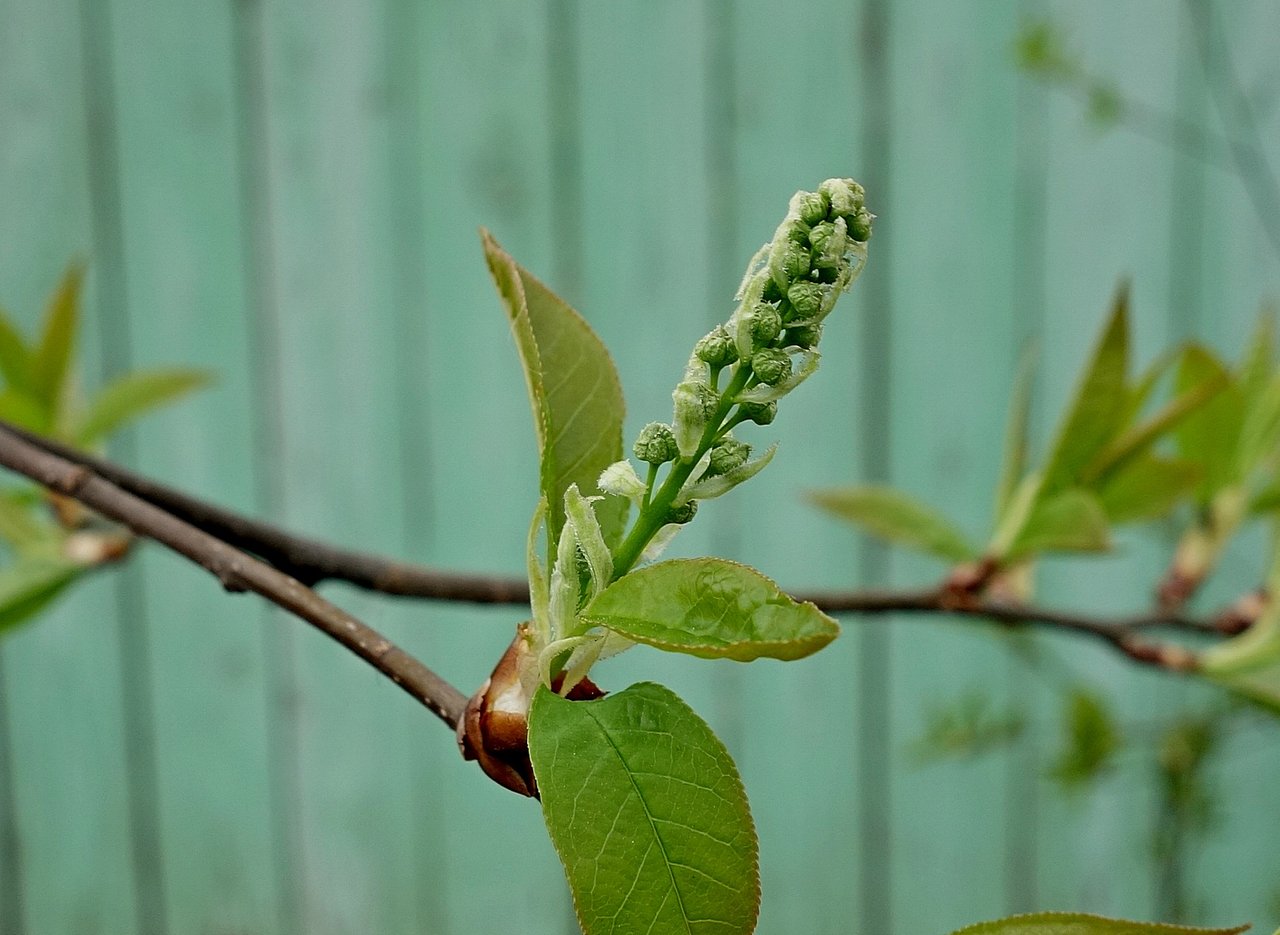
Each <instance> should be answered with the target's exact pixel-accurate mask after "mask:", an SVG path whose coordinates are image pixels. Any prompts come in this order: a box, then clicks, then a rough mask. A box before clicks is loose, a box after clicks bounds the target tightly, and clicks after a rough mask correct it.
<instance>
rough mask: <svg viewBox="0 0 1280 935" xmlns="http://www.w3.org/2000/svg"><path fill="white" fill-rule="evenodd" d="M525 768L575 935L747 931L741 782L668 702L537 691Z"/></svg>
mask: <svg viewBox="0 0 1280 935" xmlns="http://www.w3.org/2000/svg"><path fill="white" fill-rule="evenodd" d="M628 577H630V576H628ZM621 580H624V581H625V580H626V578H623V579H621ZM529 758H530V760H531V761H532V762H533V770H534V775H535V776H536V777H537V782H538V791H539V794H540V795H541V798H542V812H543V816H544V818H545V819H546V822H547V830H548V831H549V832H550V834H551V841H552V843H553V844H554V845H555V848H556V852H557V853H558V854H559V855H560V860H561V862H562V863H563V864H564V868H565V876H566V877H567V878H568V880H569V889H570V890H571V891H572V893H573V903H574V908H575V909H576V910H577V914H578V921H579V923H580V924H581V926H582V931H583V933H584V935H605V933H613V935H623V933H631V932H634V933H644V932H653V933H658V932H680V933H681V935H749V933H750V932H752V931H754V929H755V923H756V916H757V915H758V913H759V911H760V871H759V857H758V845H757V843H756V834H755V827H754V825H753V823H752V821H751V812H750V809H749V807H748V805H747V798H746V793H745V792H744V791H743V788H742V781H741V780H740V779H739V778H738V770H737V768H736V767H735V766H734V764H733V760H732V759H731V758H730V756H729V753H728V751H727V750H726V749H725V748H724V744H722V743H721V742H720V740H719V739H718V738H717V737H716V736H715V734H713V733H712V732H711V728H709V727H708V726H707V725H706V724H705V723H704V722H703V721H702V719H701V718H699V717H698V716H697V715H696V714H695V713H694V712H693V710H692V709H690V708H689V706H688V705H686V704H685V703H684V702H683V701H682V700H680V698H679V697H677V696H676V695H675V694H674V693H673V692H671V691H670V690H669V689H666V688H663V687H662V686H661V685H655V684H653V683H642V684H639V685H632V686H631V687H630V688H627V689H625V690H623V691H620V692H617V693H616V694H613V695H609V696H608V697H606V698H602V699H600V700H599V701H565V700H564V699H562V698H559V697H557V696H556V695H555V694H553V693H552V692H550V691H548V690H547V689H545V688H539V690H538V692H537V694H536V695H535V696H534V699H533V704H532V706H531V708H530V711H529Z"/></svg>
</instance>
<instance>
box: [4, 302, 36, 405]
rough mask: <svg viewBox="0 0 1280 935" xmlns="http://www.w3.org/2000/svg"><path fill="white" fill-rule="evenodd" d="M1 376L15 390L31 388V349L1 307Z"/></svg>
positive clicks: (22, 390)
mask: <svg viewBox="0 0 1280 935" xmlns="http://www.w3.org/2000/svg"><path fill="white" fill-rule="evenodd" d="M0 376H3V377H4V379H5V381H6V382H7V383H8V384H9V386H11V387H13V388H14V389H15V390H19V391H21V392H29V391H30V389H31V351H30V349H28V347H27V342H26V341H25V340H24V339H23V337H22V332H20V331H19V330H18V328H17V326H16V325H14V323H13V319H12V318H10V317H9V314H8V313H7V312H6V311H5V310H4V309H0Z"/></svg>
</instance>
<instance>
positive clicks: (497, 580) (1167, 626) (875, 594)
mask: <svg viewBox="0 0 1280 935" xmlns="http://www.w3.org/2000/svg"><path fill="white" fill-rule="evenodd" d="M0 433H3V434H0V441H3V439H4V434H7V435H9V436H11V437H13V438H14V439H15V440H20V441H22V442H24V443H26V444H27V445H28V446H30V447H31V448H33V449H37V450H40V451H43V452H45V453H47V454H48V455H49V456H51V457H54V458H56V459H58V460H60V461H61V462H64V463H67V464H71V465H73V466H78V467H79V468H81V469H82V470H84V471H87V472H89V473H90V474H92V475H94V476H96V477H98V478H101V479H103V480H105V481H109V482H110V483H111V484H113V485H114V486H115V487H116V488H117V489H119V490H120V491H127V492H128V493H129V494H131V495H132V496H133V497H134V498H136V499H138V500H140V501H145V502H146V503H148V504H149V505H151V506H152V507H154V508H156V509H157V510H159V511H160V512H162V513H164V514H166V515H170V516H171V517H174V518H176V519H177V520H179V521H182V522H183V523H184V524H189V526H190V527H195V528H196V529H198V530H199V531H202V532H203V533H205V534H206V535H207V536H208V537H209V538H211V539H212V540H214V541H220V544H222V545H224V546H226V545H229V546H233V547H234V548H233V549H232V551H233V552H234V554H235V555H237V556H239V557H240V558H241V559H242V560H247V556H245V555H243V554H242V553H241V552H240V551H237V550H244V551H245V552H252V553H254V554H256V555H258V556H260V557H261V558H263V559H264V560H266V561H268V562H270V563H271V564H272V565H274V566H275V568H276V570H277V571H278V572H280V573H283V574H284V575H287V576H288V578H289V580H291V581H293V582H294V583H295V585H311V584H314V583H316V582H318V581H322V580H326V579H333V580H342V581H347V582H349V583H351V584H355V585H357V586H359V587H362V588H365V589H368V590H372V591H379V592H382V593H387V594H394V595H399V596H405V597H414V598H420V599H426V600H444V601H467V602H473V603H481V604H497V605H511V606H527V605H528V603H529V588H528V584H527V582H525V581H523V580H521V579H517V578H507V577H501V576H491V575H477V574H459V573H454V572H445V571H440V570H438V569H435V568H429V567H425V566H421V565H414V564H410V563H406V562H400V561H397V560H394V559H387V558H381V557H379V556H375V555H369V554H367V553H363V552H356V551H353V550H350V549H342V548H337V547H334V546H330V545H327V544H325V543H323V542H319V541H316V540H313V539H308V538H305V537H302V536H295V535H293V534H292V533H289V532H286V531H285V530H282V529H280V528H279V527H276V526H272V525H270V524H268V523H263V522H260V521H258V520H253V519H249V518H247V517H244V516H240V515H239V514H236V513H233V512H231V511H230V510H226V509H224V508H222V507H219V506H215V505H213V504H210V503H206V502H204V501H202V500H198V499H196V498H195V497H192V496H190V495H189V494H185V493H183V492H182V491H179V490H176V489H174V488H171V487H167V486H165V485H163V484H159V483H157V482H155V481H153V480H151V479H149V478H147V477H144V476H142V475H140V474H137V473H134V472H132V471H129V470H127V469H125V468H122V467H120V466H119V465H117V464H114V463H112V462H110V461H107V460H104V459H102V458H95V457H92V456H89V455H85V454H83V453H81V452H78V451H75V450H74V449H71V448H68V447H67V446H65V445H62V444H59V443H57V442H53V441H50V440H49V439H46V438H42V437H40V436H38V435H32V434H31V433H28V432H24V431H22V430H20V429H16V428H13V427H12V426H8V425H7V424H6V423H4V422H0ZM0 463H4V462H3V461H2V460H0ZM17 470H19V471H20V473H28V472H26V471H23V470H22V469H21V468H18V469H17ZM28 476H33V477H34V475H31V474H28ZM34 479H36V480H39V481H41V482H42V483H44V481H43V479H42V478H40V477H34ZM77 499H81V500H82V502H86V503H87V501H83V498H77ZM88 505H89V506H94V504H91V503H89V504H88ZM95 508H96V507H95ZM102 512H105V511H102ZM108 515H111V516H112V518H117V519H118V518H119V517H116V516H114V515H113V514H108ZM120 521H121V522H125V523H126V524H128V523H129V520H127V519H121V520H120ZM166 544H168V543H166ZM184 554H185V553H184ZM793 597H794V598H795V599H796V600H798V601H808V602H810V603H812V604H815V605H817V606H818V607H819V608H820V609H822V610H824V611H827V612H828V613H833V614H858V615H862V616H879V615H884V614H934V615H939V614H950V615H955V616H962V617H971V618H979V619H985V620H991V621H994V622H996V623H1001V624H1004V625H1006V626H1034V627H1043V628H1048V629H1056V630H1059V631H1063V632H1069V633H1077V634H1082V635H1085V636H1089V637H1091V638H1094V639H1098V640H1102V641H1104V642H1106V643H1109V644H1111V645H1112V646H1113V647H1115V648H1116V649H1117V650H1119V651H1120V652H1122V653H1123V654H1124V655H1126V656H1129V657H1130V658H1131V659H1134V660H1135V661H1137V662H1140V663H1143V664H1147V665H1154V666H1157V667H1160V668H1166V669H1180V670H1182V669H1188V668H1193V667H1194V657H1193V656H1192V655H1191V654H1190V653H1188V652H1187V651H1186V650H1184V649H1182V648H1181V647H1179V646H1171V645H1167V644H1162V643H1155V642H1152V641H1150V640H1147V639H1145V638H1142V637H1141V636H1140V634H1141V633H1143V632H1144V631H1148V630H1171V631H1177V632H1181V633H1188V634H1196V635H1201V636H1218V637H1221V636H1224V635H1234V634H1235V633H1239V632H1241V630H1242V629H1244V628H1245V626H1247V624H1245V625H1242V624H1241V621H1240V620H1238V619H1235V618H1234V617H1233V618H1232V619H1231V620H1230V621H1229V624H1230V628H1229V629H1228V625H1227V624H1226V623H1223V620H1224V619H1225V618H1223V617H1221V615H1220V616H1219V617H1215V618H1213V619H1203V618H1198V617H1191V616H1188V615H1186V614H1182V613H1177V612H1164V611H1155V612H1152V613H1148V614H1135V615H1129V616H1122V617H1114V618H1107V617H1098V616H1092V615H1088V614H1080V613H1074V612H1070V611H1065V610H1058V609H1054V608H1050V607H1041V606H1037V605H1030V604H1018V603H1011V602H1008V601H1000V600H995V599H991V598H985V597H981V596H971V595H965V596H963V597H960V596H958V595H957V594H956V593H955V592H954V591H953V590H951V589H948V588H947V587H945V586H944V587H932V588H924V589H914V590H883V589H863V590H849V591H816V592H796V593H795V594H793ZM1237 616H1238V615H1237Z"/></svg>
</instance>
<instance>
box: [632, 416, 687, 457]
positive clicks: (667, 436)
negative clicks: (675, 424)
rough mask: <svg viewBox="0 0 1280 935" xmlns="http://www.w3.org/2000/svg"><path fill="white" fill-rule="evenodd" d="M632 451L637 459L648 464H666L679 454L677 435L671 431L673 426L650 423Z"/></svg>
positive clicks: (639, 436)
mask: <svg viewBox="0 0 1280 935" xmlns="http://www.w3.org/2000/svg"><path fill="white" fill-rule="evenodd" d="M631 450H632V451H634V452H635V455H636V457H637V458H639V459H640V460H641V461H644V462H646V463H648V464H666V463H667V462H668V461H672V460H674V459H675V457H676V455H677V454H679V450H678V449H677V448H676V436H675V433H674V432H672V431H671V426H669V425H663V424H662V423H661V422H650V423H649V424H648V425H646V426H645V427H644V428H642V429H641V430H640V434H639V435H638V436H637V437H636V443H635V445H633V446H632V448H631Z"/></svg>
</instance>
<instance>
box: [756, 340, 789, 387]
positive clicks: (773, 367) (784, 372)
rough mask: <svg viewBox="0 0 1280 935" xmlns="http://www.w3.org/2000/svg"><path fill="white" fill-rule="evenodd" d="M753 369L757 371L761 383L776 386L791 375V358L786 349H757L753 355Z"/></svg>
mask: <svg viewBox="0 0 1280 935" xmlns="http://www.w3.org/2000/svg"><path fill="white" fill-rule="evenodd" d="M751 369H752V370H754V371H755V373H756V376H757V377H759V378H760V382H761V383H767V384H769V385H770V386H776V385H777V384H779V383H781V382H782V381H783V380H785V379H786V378H787V377H789V376H791V358H790V357H789V356H788V355H787V354H786V352H784V351H780V350H777V349H776V348H765V349H764V350H763V351H756V353H755V354H754V355H753V356H752V358H751Z"/></svg>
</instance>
